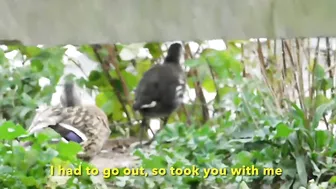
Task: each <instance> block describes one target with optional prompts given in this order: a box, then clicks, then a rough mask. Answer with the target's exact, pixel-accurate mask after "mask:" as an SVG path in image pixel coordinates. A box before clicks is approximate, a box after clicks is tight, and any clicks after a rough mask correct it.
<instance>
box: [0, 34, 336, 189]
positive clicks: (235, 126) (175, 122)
mask: <svg viewBox="0 0 336 189" xmlns="http://www.w3.org/2000/svg"><path fill="white" fill-rule="evenodd" d="M333 40H334V39H328V38H323V39H320V38H317V39H293V40H276V41H273V40H263V42H261V41H260V40H250V41H225V46H226V48H225V49H221V50H216V49H212V48H209V47H207V45H206V44H207V43H208V42H190V43H186V44H185V56H184V59H185V62H184V65H183V66H184V68H185V70H186V75H187V76H188V87H189V89H190V90H189V92H188V94H186V96H187V97H186V100H185V104H184V105H183V106H182V107H181V108H180V109H179V110H178V111H177V112H176V113H175V114H174V115H173V116H171V118H170V120H169V125H168V126H167V127H166V129H164V130H163V131H162V133H160V134H159V136H158V138H157V142H158V144H157V145H156V146H155V147H154V149H152V150H151V151H150V152H144V151H142V150H140V149H139V150H136V151H134V155H135V156H138V157H140V159H141V166H143V167H144V168H146V169H151V168H153V167H155V168H157V167H164V168H167V167H171V166H173V167H184V168H185V167H190V166H191V165H197V166H198V167H199V168H211V167H217V168H225V167H241V166H243V165H245V166H248V165H255V166H257V167H258V168H262V167H274V168H278V167H280V168H282V169H283V174H282V176H264V175H258V176H237V177H234V176H231V175H228V176H211V177H209V178H207V179H204V178H202V177H201V176H196V177H187V176H184V177H174V176H170V175H167V176H165V177H153V176H149V177H147V178H144V177H128V176H120V177H112V178H110V179H108V180H106V181H107V182H109V184H110V185H109V186H110V187H115V188H118V187H120V188H123V187H130V188H139V186H141V188H143V187H145V188H155V187H158V186H160V188H169V187H174V188H187V187H190V188H196V187H199V188H209V187H212V188H223V187H224V186H227V187H231V186H232V187H233V186H236V185H238V186H239V187H241V188H248V187H249V188H260V187H261V186H262V187H271V188H299V187H305V188H307V187H308V188H314V187H315V185H317V184H322V185H323V186H320V187H322V188H323V187H324V188H326V187H325V185H328V187H329V188H332V187H334V186H335V183H336V169H335V168H336V161H335V154H336V143H335V137H334V134H333V131H334V122H335V118H334V116H333V110H334V107H335V105H336V104H335V99H334V92H333V91H334V86H335V83H334V79H333V78H334V72H335V66H334V58H335V56H334V49H333V48H332V46H331V44H333V42H334V41H333ZM138 46H140V47H134V45H125V44H116V45H84V46H78V47H76V48H77V50H78V51H80V52H81V53H83V54H85V55H87V57H88V58H89V59H91V60H93V61H95V62H96V65H97V69H95V70H92V71H91V72H90V73H89V75H88V76H87V77H75V76H74V75H68V76H67V77H66V78H64V79H72V78H73V79H75V80H76V82H77V83H78V84H79V85H80V86H82V87H84V88H85V89H86V90H87V91H88V92H89V93H94V94H96V95H95V103H96V104H97V105H98V106H99V107H100V108H102V109H103V110H104V112H105V113H106V114H107V115H108V118H109V121H110V123H111V129H112V130H113V134H112V136H111V138H115V137H129V136H136V135H137V133H138V129H139V127H137V126H136V125H138V120H139V119H140V116H139V115H137V114H135V113H134V112H133V111H132V109H131V105H132V100H133V99H134V97H133V92H132V91H133V90H134V89H135V87H136V85H137V83H138V81H139V80H140V78H141V76H142V74H143V73H144V72H145V71H146V70H147V69H149V68H150V66H151V65H153V64H155V63H160V62H161V61H162V60H163V57H164V55H165V53H166V52H165V50H166V49H167V47H166V46H167V44H161V43H146V44H143V45H138ZM192 46H196V47H197V48H196V49H195V50H191V47H192ZM323 46H324V48H321V47H323ZM68 48H69V46H65V47H53V48H46V47H42V46H38V47H26V46H22V45H11V46H3V48H2V49H3V50H1V51H0V72H1V73H0V95H1V101H0V110H1V113H0V120H1V124H2V127H0V129H1V132H0V133H1V134H0V139H1V140H2V143H0V145H1V148H0V149H1V151H0V153H1V158H0V173H1V174H0V175H1V176H0V186H2V188H6V187H10V188H44V187H46V186H48V187H50V188H55V187H56V185H57V186H58V187H59V188H71V187H75V186H80V187H81V188H90V187H91V186H90V184H92V183H93V182H95V180H94V178H93V177H90V176H87V175H84V176H81V177H76V176H74V177H71V178H70V179H69V180H68V181H67V182H66V183H56V184H55V183H54V181H53V179H52V178H50V177H48V173H49V170H50V166H51V165H64V166H69V167H76V166H78V165H80V163H81V162H80V161H79V160H77V159H76V158H75V154H76V152H78V151H79V150H80V147H79V146H78V145H77V144H74V143H69V144H64V143H60V144H58V145H50V144H47V142H46V141H47V140H48V139H49V138H50V136H49V135H47V134H41V135H38V136H35V137H33V136H25V134H26V133H25V129H24V128H27V126H29V124H30V122H31V119H32V118H33V116H34V111H35V109H36V108H37V107H38V105H40V104H43V103H46V104H50V101H51V99H52V94H53V93H54V92H55V91H56V87H57V86H58V85H60V81H61V78H62V77H63V76H64V64H63V63H64V62H65V61H66V60H69V59H70V60H71V61H72V63H73V64H74V65H76V66H79V67H81V69H86V68H85V66H86V65H84V66H83V67H82V65H81V64H80V63H78V62H77V61H76V60H72V59H71V58H69V57H68V56H67V55H66V53H65V52H66V50H67V49H68ZM139 48H141V49H147V50H148V52H149V55H148V56H145V57H144V56H142V57H139V56H133V57H132V58H131V59H123V58H122V54H123V53H125V52H127V51H132V50H134V49H139ZM134 51H137V50H134ZM13 52H15V54H16V56H14V57H11V58H8V54H10V53H13ZM13 62H15V63H18V64H20V66H15V67H13ZM41 77H43V78H48V79H49V83H48V84H47V85H44V86H41V85H40V78H41ZM209 94H212V96H213V98H208V97H207V96H209ZM190 96H194V98H190ZM321 126H322V127H323V126H324V127H325V129H322V130H321V129H319V128H321ZM18 136H23V138H24V139H22V140H30V141H34V143H35V145H33V147H32V149H30V150H27V151H26V150H24V148H23V147H22V146H20V145H19V144H18V143H17V141H15V140H13V139H15V138H16V137H18ZM167 141H169V143H167ZM83 165H84V166H92V165H89V164H86V163H84V164H83ZM96 187H102V186H98V185H97V184H96ZM316 187H317V186H316Z"/></svg>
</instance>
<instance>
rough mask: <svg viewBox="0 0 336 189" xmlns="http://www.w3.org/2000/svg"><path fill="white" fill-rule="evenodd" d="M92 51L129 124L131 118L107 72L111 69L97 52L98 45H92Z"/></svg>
mask: <svg viewBox="0 0 336 189" xmlns="http://www.w3.org/2000/svg"><path fill="white" fill-rule="evenodd" d="M91 47H92V49H93V52H94V54H95V55H96V58H97V60H98V62H99V63H100V65H101V66H102V69H103V72H104V74H105V77H106V78H107V80H108V81H109V83H110V86H111V87H112V89H113V90H114V92H115V94H116V95H117V98H118V100H119V102H120V104H121V106H122V109H123V111H124V112H125V114H126V116H127V120H128V121H129V122H131V118H130V115H129V113H128V111H127V108H126V106H125V103H124V100H123V98H122V97H121V94H120V91H118V90H117V87H116V86H115V85H114V79H113V78H112V76H111V75H110V73H109V71H110V69H111V67H110V64H109V63H107V62H106V61H103V59H102V58H101V57H100V55H99V53H98V50H99V49H100V48H101V46H100V45H92V46H91Z"/></svg>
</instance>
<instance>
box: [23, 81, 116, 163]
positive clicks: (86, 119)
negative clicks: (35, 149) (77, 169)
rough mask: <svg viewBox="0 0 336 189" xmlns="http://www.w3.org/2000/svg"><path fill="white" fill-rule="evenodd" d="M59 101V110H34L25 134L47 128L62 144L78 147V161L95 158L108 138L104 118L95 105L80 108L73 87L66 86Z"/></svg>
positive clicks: (70, 85)
mask: <svg viewBox="0 0 336 189" xmlns="http://www.w3.org/2000/svg"><path fill="white" fill-rule="evenodd" d="M64 89H65V90H64V94H63V96H62V97H61V103H62V106H57V107H52V106H49V107H48V106H45V107H42V108H40V109H38V110H37V112H36V115H35V117H34V119H33V121H32V124H31V126H30V127H29V129H28V132H29V133H35V132H39V131H41V130H43V129H45V128H51V129H53V130H54V131H56V132H57V133H59V134H60V135H61V137H62V140H64V141H65V142H68V141H74V142H77V143H79V144H81V145H82V147H83V153H79V154H78V157H79V158H81V159H83V160H86V161H90V160H91V159H92V158H93V157H94V156H95V155H96V154H98V153H99V152H100V151H101V149H102V147H103V145H104V143H105V142H106V140H107V139H108V138H109V136H110V134H111V130H110V128H109V124H108V119H107V116H106V114H105V113H104V112H103V111H102V110H101V109H99V108H98V107H97V106H95V105H80V104H79V103H80V100H78V99H77V98H76V96H75V95H74V91H73V89H74V84H73V83H67V84H66V85H65V87H64Z"/></svg>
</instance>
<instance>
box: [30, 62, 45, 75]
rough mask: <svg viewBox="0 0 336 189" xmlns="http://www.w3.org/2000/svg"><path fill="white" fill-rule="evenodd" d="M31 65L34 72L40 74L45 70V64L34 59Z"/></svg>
mask: <svg viewBox="0 0 336 189" xmlns="http://www.w3.org/2000/svg"><path fill="white" fill-rule="evenodd" d="M30 65H31V69H32V71H33V72H40V71H42V70H43V64H42V62H41V60H38V59H34V60H32V61H31V64H30Z"/></svg>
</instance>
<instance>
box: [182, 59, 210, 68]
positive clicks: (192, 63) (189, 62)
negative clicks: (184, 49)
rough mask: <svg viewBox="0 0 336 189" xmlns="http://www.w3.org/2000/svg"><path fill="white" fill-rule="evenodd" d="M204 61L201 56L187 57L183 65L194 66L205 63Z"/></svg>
mask: <svg viewBox="0 0 336 189" xmlns="http://www.w3.org/2000/svg"><path fill="white" fill-rule="evenodd" d="M205 63H206V61H205V60H204V59H203V58H198V59H188V60H186V61H185V62H184V65H186V66H188V67H190V68H194V67H197V66H200V65H203V64H205Z"/></svg>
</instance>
